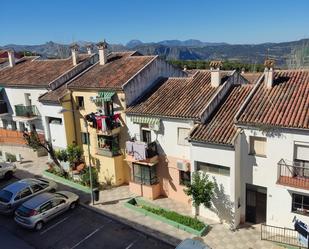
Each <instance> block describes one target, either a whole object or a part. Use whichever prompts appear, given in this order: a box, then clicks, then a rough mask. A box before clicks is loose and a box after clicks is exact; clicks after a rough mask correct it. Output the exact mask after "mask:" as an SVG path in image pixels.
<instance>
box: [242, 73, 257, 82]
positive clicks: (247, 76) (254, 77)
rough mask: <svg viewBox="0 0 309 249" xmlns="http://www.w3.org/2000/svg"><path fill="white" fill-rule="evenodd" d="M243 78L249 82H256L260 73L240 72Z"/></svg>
mask: <svg viewBox="0 0 309 249" xmlns="http://www.w3.org/2000/svg"><path fill="white" fill-rule="evenodd" d="M241 75H242V76H243V77H244V78H245V79H247V80H248V81H249V82H250V83H256V81H257V80H258V79H259V77H260V76H261V75H262V73H243V74H241Z"/></svg>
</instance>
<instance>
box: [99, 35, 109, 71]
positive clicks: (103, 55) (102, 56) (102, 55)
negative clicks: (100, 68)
mask: <svg viewBox="0 0 309 249" xmlns="http://www.w3.org/2000/svg"><path fill="white" fill-rule="evenodd" d="M107 46H108V44H107V42H106V41H105V40H104V41H103V42H99V43H98V44H97V47H98V49H99V60H100V65H105V64H106V62H107Z"/></svg>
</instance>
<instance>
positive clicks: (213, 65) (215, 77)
mask: <svg viewBox="0 0 309 249" xmlns="http://www.w3.org/2000/svg"><path fill="white" fill-rule="evenodd" d="M209 65H210V76H211V86H213V87H218V86H220V84H221V70H220V67H221V66H222V61H211V62H210V64H209Z"/></svg>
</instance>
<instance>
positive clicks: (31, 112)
mask: <svg viewBox="0 0 309 249" xmlns="http://www.w3.org/2000/svg"><path fill="white" fill-rule="evenodd" d="M15 113H16V116H20V117H33V116H38V115H39V112H38V110H37V108H36V106H35V105H29V106H24V105H15Z"/></svg>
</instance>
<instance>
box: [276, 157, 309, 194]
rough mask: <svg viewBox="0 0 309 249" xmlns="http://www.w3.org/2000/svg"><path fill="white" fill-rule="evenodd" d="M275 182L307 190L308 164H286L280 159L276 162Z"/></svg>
mask: <svg viewBox="0 0 309 249" xmlns="http://www.w3.org/2000/svg"><path fill="white" fill-rule="evenodd" d="M277 184H280V185H284V186H289V187H293V188H301V189H306V190H309V165H301V163H299V162H292V163H291V164H287V163H286V161H285V160H283V159H281V160H280V161H279V163H278V181H277Z"/></svg>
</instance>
